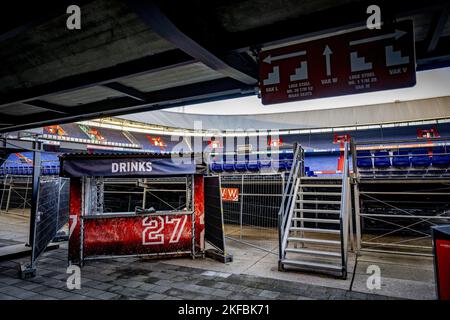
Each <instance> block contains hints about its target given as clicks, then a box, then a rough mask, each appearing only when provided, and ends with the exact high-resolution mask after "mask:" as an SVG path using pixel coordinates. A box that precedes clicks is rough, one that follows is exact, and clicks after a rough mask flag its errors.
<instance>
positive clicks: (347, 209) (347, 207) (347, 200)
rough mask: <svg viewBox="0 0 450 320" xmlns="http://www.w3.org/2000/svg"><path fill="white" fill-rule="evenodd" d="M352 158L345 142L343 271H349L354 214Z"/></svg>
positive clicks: (341, 221)
mask: <svg viewBox="0 0 450 320" xmlns="http://www.w3.org/2000/svg"><path fill="white" fill-rule="evenodd" d="M349 163H350V159H349V143H348V142H345V143H344V162H343V164H344V167H343V174H342V194H341V208H340V214H339V219H340V228H341V257H342V269H343V270H342V272H343V273H344V274H346V273H347V262H348V238H349V225H350V219H351V214H352V212H351V211H352V207H351V195H350V192H351V189H350V177H349V174H350V165H349Z"/></svg>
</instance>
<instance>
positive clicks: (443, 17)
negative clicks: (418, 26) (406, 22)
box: [427, 6, 450, 52]
mask: <svg viewBox="0 0 450 320" xmlns="http://www.w3.org/2000/svg"><path fill="white" fill-rule="evenodd" d="M449 14H450V6H445V7H444V8H443V9H441V10H439V12H437V13H436V17H435V18H434V19H433V22H432V24H431V26H430V32H429V35H428V39H429V40H428V48H427V52H431V51H434V49H436V46H437V44H438V42H439V39H440V37H441V35H442V32H443V31H444V28H445V25H446V24H447V20H448V16H449Z"/></svg>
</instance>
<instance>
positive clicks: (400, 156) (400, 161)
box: [392, 150, 411, 168]
mask: <svg viewBox="0 0 450 320" xmlns="http://www.w3.org/2000/svg"><path fill="white" fill-rule="evenodd" d="M392 165H393V166H394V167H396V168H406V167H409V166H410V165H411V161H410V157H409V151H408V150H396V151H394V152H393V154H392Z"/></svg>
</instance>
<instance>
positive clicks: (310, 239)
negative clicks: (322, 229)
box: [288, 237, 341, 246]
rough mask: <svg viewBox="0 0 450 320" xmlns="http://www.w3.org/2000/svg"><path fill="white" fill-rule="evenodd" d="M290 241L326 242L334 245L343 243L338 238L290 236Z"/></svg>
mask: <svg viewBox="0 0 450 320" xmlns="http://www.w3.org/2000/svg"><path fill="white" fill-rule="evenodd" d="M288 241H295V242H305V243H315V244H326V245H333V246H338V245H341V241H337V240H324V239H312V238H297V237H288Z"/></svg>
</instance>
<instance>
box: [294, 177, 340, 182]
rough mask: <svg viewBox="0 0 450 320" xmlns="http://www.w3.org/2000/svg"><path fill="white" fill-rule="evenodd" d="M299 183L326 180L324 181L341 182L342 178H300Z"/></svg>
mask: <svg viewBox="0 0 450 320" xmlns="http://www.w3.org/2000/svg"><path fill="white" fill-rule="evenodd" d="M300 180H301V181H318V180H319V181H320V180H326V181H333V180H335V181H337V180H339V181H342V178H340V177H337V178H336V177H301V178H300Z"/></svg>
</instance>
